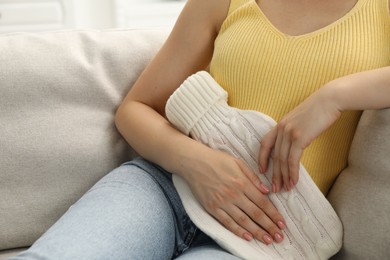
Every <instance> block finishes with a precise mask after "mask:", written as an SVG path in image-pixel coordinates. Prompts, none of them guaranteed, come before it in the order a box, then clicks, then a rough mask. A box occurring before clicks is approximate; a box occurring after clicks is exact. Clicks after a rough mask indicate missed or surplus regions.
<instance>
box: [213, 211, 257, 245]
mask: <svg viewBox="0 0 390 260" xmlns="http://www.w3.org/2000/svg"><path fill="white" fill-rule="evenodd" d="M214 217H215V218H216V219H217V220H218V221H219V223H221V224H222V225H223V226H224V227H225V228H226V229H228V230H230V231H231V232H233V233H234V234H235V235H236V236H239V237H241V238H243V239H245V240H247V241H251V240H252V239H253V235H252V234H251V233H250V232H249V231H248V230H246V229H245V228H243V227H242V226H240V225H238V224H237V223H236V221H235V220H234V219H233V218H232V217H231V216H230V215H229V214H228V213H226V212H225V211H224V210H222V209H218V210H217V211H216V213H215V215H214Z"/></svg>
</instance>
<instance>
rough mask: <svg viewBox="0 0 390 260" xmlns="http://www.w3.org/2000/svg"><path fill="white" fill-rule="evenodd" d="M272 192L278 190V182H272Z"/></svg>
mask: <svg viewBox="0 0 390 260" xmlns="http://www.w3.org/2000/svg"><path fill="white" fill-rule="evenodd" d="M272 192H274V193H275V192H276V184H275V183H274V184H272Z"/></svg>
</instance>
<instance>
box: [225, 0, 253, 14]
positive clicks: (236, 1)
mask: <svg viewBox="0 0 390 260" xmlns="http://www.w3.org/2000/svg"><path fill="white" fill-rule="evenodd" d="M251 1H255V0H230V7H229V12H228V15H230V14H232V13H233V12H234V11H235V10H237V9H238V8H240V7H241V6H243V5H244V4H246V3H249V2H251Z"/></svg>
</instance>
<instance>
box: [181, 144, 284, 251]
mask: <svg viewBox="0 0 390 260" xmlns="http://www.w3.org/2000/svg"><path fill="white" fill-rule="evenodd" d="M206 158H207V161H203V162H201V161H198V160H197V162H196V165H197V167H196V168H197V169H193V170H195V172H193V173H192V174H188V175H186V181H187V183H189V185H190V187H191V189H192V191H193V192H194V194H195V196H196V197H197V199H198V201H199V202H200V203H201V205H202V206H203V207H204V208H205V209H206V211H207V212H208V213H209V214H211V215H212V216H214V217H215V218H216V219H217V220H218V221H219V222H220V223H221V224H222V225H224V226H225V227H226V228H227V229H228V230H230V231H231V232H233V233H234V234H236V235H237V236H239V237H241V238H243V239H245V240H248V241H249V240H252V239H253V238H256V239H257V240H259V241H262V242H263V243H264V244H267V245H268V244H271V243H272V242H274V241H275V242H281V241H282V240H283V233H282V232H281V230H282V229H284V228H285V227H286V225H285V221H284V219H283V217H282V216H281V214H280V213H279V212H278V210H277V209H276V208H275V206H274V205H273V204H272V202H271V201H270V200H269V198H268V196H267V193H268V192H269V189H268V188H267V187H266V186H265V185H264V184H262V183H261V181H260V179H259V178H258V177H257V176H256V174H255V173H254V172H252V171H251V170H250V169H249V168H248V167H247V165H246V164H245V163H244V162H243V161H241V160H239V159H237V158H235V157H233V156H230V155H228V154H226V153H224V152H221V151H218V150H213V149H211V151H210V154H207V156H206ZM198 166H200V167H198Z"/></svg>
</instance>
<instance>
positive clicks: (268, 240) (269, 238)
mask: <svg viewBox="0 0 390 260" xmlns="http://www.w3.org/2000/svg"><path fill="white" fill-rule="evenodd" d="M263 240H264V243H265V244H266V245H269V244H271V243H272V242H274V241H273V239H272V237H271V236H270V235H264V236H263Z"/></svg>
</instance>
